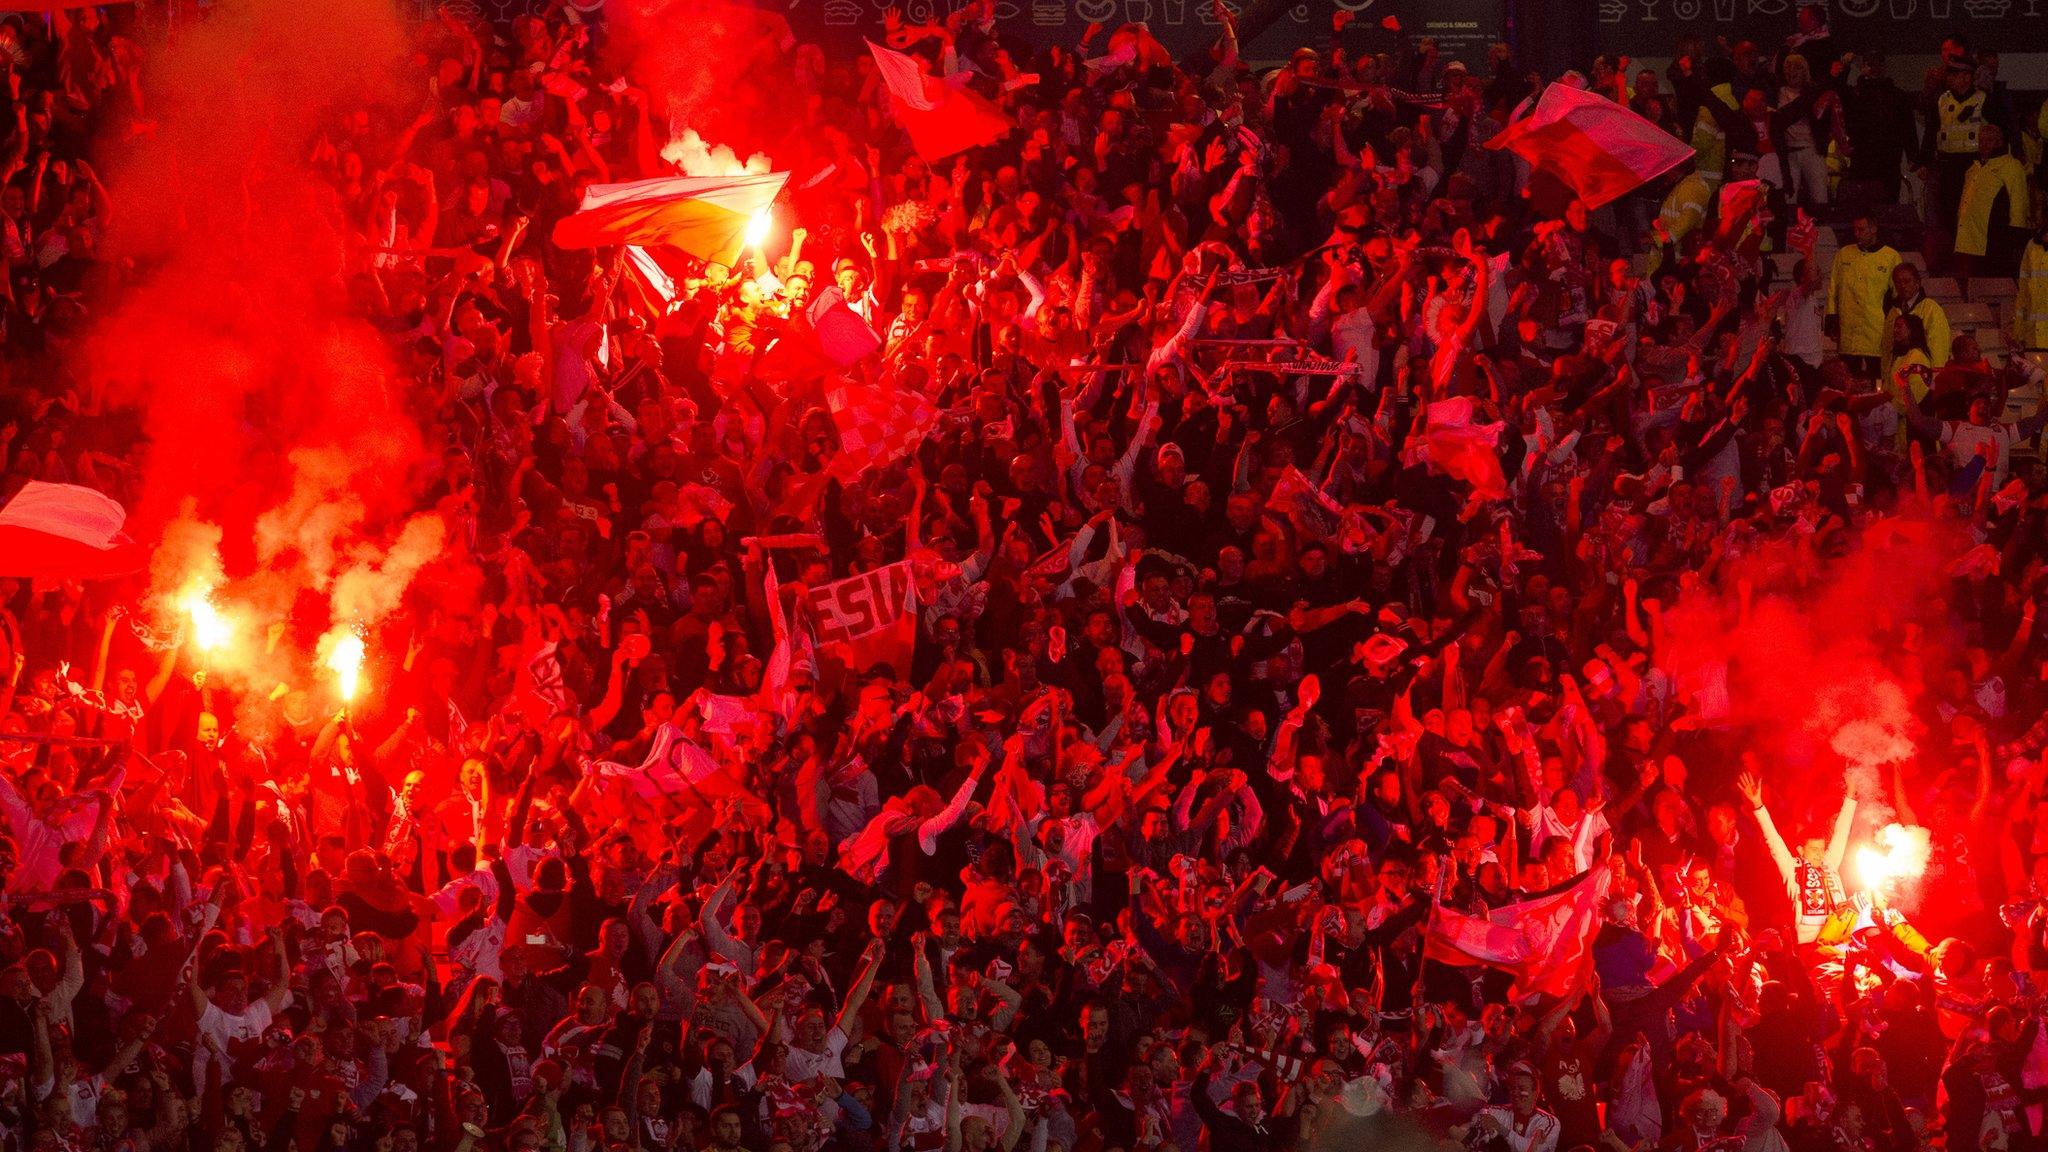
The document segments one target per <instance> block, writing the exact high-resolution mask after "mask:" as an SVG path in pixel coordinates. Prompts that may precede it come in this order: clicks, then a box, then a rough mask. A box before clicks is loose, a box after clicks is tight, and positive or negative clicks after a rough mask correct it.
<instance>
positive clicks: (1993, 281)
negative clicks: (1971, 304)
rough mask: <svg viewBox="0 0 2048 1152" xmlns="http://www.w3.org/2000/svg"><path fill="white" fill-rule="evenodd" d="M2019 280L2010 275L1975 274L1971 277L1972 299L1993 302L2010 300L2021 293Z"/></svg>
mask: <svg viewBox="0 0 2048 1152" xmlns="http://www.w3.org/2000/svg"><path fill="white" fill-rule="evenodd" d="M2019 291H2020V286H2019V282H2018V281H2016V280H2014V279H2012V278H2011V277H2009V276H1973V277H1971V278H1970V299H1972V300H1983V301H1985V302H1987V303H1988V302H1991V301H1995V300H2010V299H2012V298H2013V297H2014V296H2017V295H2019Z"/></svg>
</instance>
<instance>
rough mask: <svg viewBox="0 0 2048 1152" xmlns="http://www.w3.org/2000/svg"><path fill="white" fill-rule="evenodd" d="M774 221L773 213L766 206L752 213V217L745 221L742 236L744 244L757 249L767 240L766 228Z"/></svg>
mask: <svg viewBox="0 0 2048 1152" xmlns="http://www.w3.org/2000/svg"><path fill="white" fill-rule="evenodd" d="M774 223H775V216H774V214H773V213H771V212H769V211H768V210H767V209H766V208H763V209H762V210H760V211H759V212H756V213H754V215H753V217H752V218H751V219H749V220H748V221H747V231H746V234H745V236H744V238H743V242H744V243H745V245H746V246H747V247H749V248H752V249H754V250H756V251H759V250H760V247H761V245H763V244H765V243H767V242H768V229H769V227H770V226H772V225H773V224H774Z"/></svg>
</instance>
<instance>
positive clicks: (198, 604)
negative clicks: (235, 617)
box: [178, 585, 235, 652]
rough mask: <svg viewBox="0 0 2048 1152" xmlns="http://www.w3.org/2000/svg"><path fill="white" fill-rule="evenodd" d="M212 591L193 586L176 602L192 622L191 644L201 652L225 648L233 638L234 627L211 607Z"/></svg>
mask: <svg viewBox="0 0 2048 1152" xmlns="http://www.w3.org/2000/svg"><path fill="white" fill-rule="evenodd" d="M212 596H213V591H212V589H209V588H203V587H200V586H198V585H194V586H193V587H192V589H191V590H190V591H188V592H186V593H185V595H184V596H183V597H181V598H180V599H179V601H178V607H179V609H180V610H182V611H183V612H184V613H185V615H186V617H188V618H189V619H190V620H191V621H192V633H191V636H192V643H194V644H196V645H198V646H199V650H200V651H202V652H215V651H219V650H220V649H222V648H225V647H227V643H228V640H229V639H231V638H232V637H233V636H234V631H235V630H234V626H233V625H231V624H229V623H228V619H227V617H225V616H223V615H221V613H220V609H218V608H216V607H214V605H213V599H212Z"/></svg>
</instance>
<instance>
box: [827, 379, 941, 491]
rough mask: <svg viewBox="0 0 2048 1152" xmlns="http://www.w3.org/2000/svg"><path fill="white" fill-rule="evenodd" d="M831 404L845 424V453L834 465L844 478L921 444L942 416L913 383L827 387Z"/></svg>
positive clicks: (834, 414)
mask: <svg viewBox="0 0 2048 1152" xmlns="http://www.w3.org/2000/svg"><path fill="white" fill-rule="evenodd" d="M825 405H826V407H828V408H830V409H831V410H832V423H833V424H835V425H837V426H838V428H839V455H837V456H834V457H833V458H832V463H831V464H830V465H829V466H828V470H829V471H830V472H831V473H832V474H833V475H835V476H837V477H839V479H840V480H841V481H851V480H852V479H853V478H854V477H856V476H859V475H860V474H861V473H862V472H865V471H867V470H868V469H870V468H875V467H879V466H880V465H883V464H887V463H889V462H890V461H892V460H894V459H896V458H897V457H899V456H902V455H903V454H904V453H906V452H909V451H910V450H911V449H912V448H915V447H917V442H918V441H919V440H920V439H922V438H923V437H924V434H925V433H926V432H929V431H930V430H931V428H932V426H933V425H934V424H936V423H938V419H939V410H938V409H937V408H934V407H933V406H932V403H931V401H929V400H926V399H925V398H924V397H923V396H921V395H919V394H918V393H916V392H913V391H911V390H909V389H907V388H878V387H872V386H869V385H865V384H844V385H841V386H840V387H837V388H834V389H832V390H831V391H830V392H827V393H825Z"/></svg>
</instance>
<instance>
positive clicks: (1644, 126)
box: [1486, 84, 1692, 210]
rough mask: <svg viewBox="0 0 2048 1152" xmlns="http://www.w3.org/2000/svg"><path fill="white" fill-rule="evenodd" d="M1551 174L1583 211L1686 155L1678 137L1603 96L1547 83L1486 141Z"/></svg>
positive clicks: (1658, 173) (1659, 173) (1651, 177)
mask: <svg viewBox="0 0 2048 1152" xmlns="http://www.w3.org/2000/svg"><path fill="white" fill-rule="evenodd" d="M1486 146H1487V147H1488V148H1507V149H1510V150H1511V151H1513V152H1514V153H1515V154H1516V155H1517V156H1520V157H1521V158H1522V159H1524V160H1527V161H1528V162H1529V165H1530V167H1532V168H1535V169H1537V170H1539V171H1543V172H1548V173H1550V174H1551V175H1552V176H1555V177H1557V178H1558V179H1559V180H1561V181H1563V182H1564V183H1565V184H1566V185H1568V186H1570V188H1571V190H1572V191H1574V192H1576V193H1578V195H1579V199H1580V200H1582V201H1584V202H1585V205H1586V208H1587V209H1588V210H1591V209H1594V208H1598V207H1600V206H1601V205H1603V204H1606V203H1609V202H1610V201H1613V200H1617V199H1619V198H1621V197H1622V196H1626V195H1628V194H1629V193H1630V192H1632V191H1634V190H1635V189H1636V188H1638V187H1641V186H1642V185H1644V184H1646V183H1648V182H1650V181H1652V180H1655V179H1656V178H1657V177H1659V176H1662V175H1663V174H1664V173H1666V172H1669V171H1671V170H1672V169H1673V168H1676V167H1678V166H1679V165H1680V164H1683V163H1685V161H1686V160H1688V159H1690V158H1691V156H1692V149H1691V148H1690V147H1689V146H1687V145H1686V144H1685V143H1684V142H1683V141H1681V140H1680V139H1679V138H1678V137H1676V136H1673V135H1672V134H1671V133H1669V132H1666V131H1664V130H1663V129H1662V128H1659V127H1657V125H1655V124H1654V123H1652V122H1650V121H1648V120H1645V119H1644V118H1642V117H1641V116H1638V115H1636V114H1635V113H1634V112H1631V111H1629V110H1628V109H1627V108H1624V107H1622V106H1621V105H1619V104H1616V103H1615V102H1614V101H1612V100H1609V99H1608V98H1606V97H1605V96H1599V95H1595V94H1594V93H1591V92H1586V91H1582V90H1580V89H1577V88H1573V87H1571V86H1570V85H1568V84H1552V85H1550V86H1549V87H1547V88H1545V89H1544V90H1543V98H1542V99H1540V100H1538V101H1536V107H1535V109H1534V110H1533V111H1532V112H1530V113H1529V115H1528V117H1527V118H1525V119H1522V120H1517V121H1516V122H1514V123H1513V124H1510V125H1508V126H1507V128H1506V129H1504V130H1502V132H1501V133H1500V134H1499V135H1498V136H1495V137H1494V138H1493V139H1491V140H1489V141H1487V142H1486Z"/></svg>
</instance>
